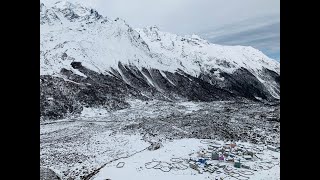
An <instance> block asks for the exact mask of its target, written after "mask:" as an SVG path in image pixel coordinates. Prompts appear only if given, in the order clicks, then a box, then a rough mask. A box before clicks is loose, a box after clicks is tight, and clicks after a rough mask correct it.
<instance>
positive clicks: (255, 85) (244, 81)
mask: <svg viewBox="0 0 320 180" xmlns="http://www.w3.org/2000/svg"><path fill="white" fill-rule="evenodd" d="M70 65H71V66H72V67H73V68H74V69H77V70H79V71H80V72H81V73H83V74H84V75H85V76H87V77H83V76H79V75H77V74H74V73H73V72H72V71H71V70H67V69H61V72H60V74H61V77H53V76H49V75H42V76H41V77H40V79H41V82H40V89H41V94H40V103H41V105H40V115H41V117H42V118H44V119H60V118H64V117H65V116H68V115H74V114H80V113H81V111H82V110H83V107H103V108H105V109H108V110H117V109H123V108H126V107H128V106H129V104H128V103H127V102H126V99H128V98H138V99H141V100H148V99H160V100H166V101H175V100H179V99H180V100H181V99H184V100H190V101H204V102H210V101H216V100H239V99H250V100H257V99H256V97H259V98H261V99H263V100H268V101H274V100H275V99H274V98H273V97H272V96H271V95H270V93H269V92H268V91H267V90H266V88H265V86H264V85H263V84H262V83H261V82H260V81H259V80H258V79H257V78H256V77H255V76H254V75H253V74H252V73H250V72H249V71H248V70H247V69H244V68H241V69H238V70H236V71H235V72H234V73H233V74H227V73H221V76H222V77H223V78H224V81H219V80H215V79H214V78H212V77H210V76H207V75H203V74H202V75H200V76H199V77H194V76H191V75H189V74H187V73H185V72H184V71H182V70H178V71H176V72H174V73H172V72H167V71H163V72H160V70H158V69H147V68H142V69H141V70H140V69H138V68H137V67H136V66H134V65H126V64H122V63H120V62H119V64H118V68H119V69H117V70H116V69H113V68H112V69H111V70H110V71H109V72H107V74H101V73H97V72H95V71H92V70H90V69H88V68H86V67H84V66H82V64H81V63H80V62H72V63H71V64H70ZM264 73H266V78H269V79H270V78H273V79H274V81H276V82H277V83H278V84H279V83H280V76H279V75H278V74H277V73H275V72H273V71H270V70H267V69H265V70H264ZM213 81H216V82H214V83H213ZM279 87H280V85H279Z"/></svg>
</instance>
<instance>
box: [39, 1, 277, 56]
mask: <svg viewBox="0 0 320 180" xmlns="http://www.w3.org/2000/svg"><path fill="white" fill-rule="evenodd" d="M41 1H44V2H47V1H50V2H55V1H56V0H41ZM69 1H70V2H81V3H83V4H86V5H88V6H90V7H92V8H95V9H97V10H98V11H99V13H100V14H102V15H103V16H107V17H109V18H111V19H115V18H117V17H120V18H122V19H124V20H125V21H126V22H127V23H128V24H129V25H131V26H133V27H138V28H143V27H146V26H152V25H156V26H158V27H159V28H160V30H162V31H167V32H172V33H176V34H180V35H184V34H193V33H194V34H198V35H199V36H200V37H203V38H205V39H207V40H209V41H210V42H212V43H216V44H225V45H249V46H253V47H255V48H257V49H259V50H261V51H263V52H264V53H265V54H266V55H268V56H269V57H272V58H275V59H277V60H280V0H69Z"/></svg>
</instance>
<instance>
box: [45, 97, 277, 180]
mask: <svg viewBox="0 0 320 180" xmlns="http://www.w3.org/2000/svg"><path fill="white" fill-rule="evenodd" d="M130 104H131V107H130V108H128V109H123V110H120V111H115V112H107V111H105V110H102V109H90V108H87V109H84V111H83V112H82V114H81V116H79V117H74V118H68V119H63V120H58V121H45V122H41V124H40V165H41V167H45V168H50V169H52V170H54V171H55V172H56V173H57V174H58V175H59V176H60V177H61V178H62V179H97V180H98V179H101V180H102V179H111V180H119V179H120V180H121V179H128V178H130V179H157V178H158V179H175V180H176V179H214V178H215V177H218V176H219V177H226V176H227V175H226V173H223V172H224V171H223V170H222V169H221V170H220V171H221V173H220V174H216V173H213V174H210V173H208V172H203V173H202V174H199V173H198V172H197V171H196V170H194V169H191V168H189V166H188V164H184V165H179V167H186V166H188V168H187V169H185V168H183V169H184V170H182V169H181V168H180V170H179V169H175V168H174V169H172V170H170V171H169V172H163V171H161V170H160V169H157V168H156V169H154V168H148V166H146V163H147V165H148V162H151V164H152V163H153V162H152V160H153V161H165V162H170V160H171V158H182V159H183V162H181V163H186V160H187V159H189V158H190V157H192V156H193V155H192V154H193V153H196V152H198V151H199V150H200V149H206V148H208V145H209V144H208V143H203V142H204V141H203V139H215V140H216V142H220V143H222V142H227V141H228V140H234V141H235V142H236V144H241V143H242V144H244V145H246V146H247V147H249V148H252V146H255V147H260V149H261V148H262V149H263V151H261V152H260V154H258V155H259V156H260V158H262V159H259V160H255V161H254V162H247V163H249V165H250V166H252V167H256V171H252V172H253V173H254V174H253V175H252V173H250V175H247V177H249V178H250V179H279V178H280V175H279V174H280V172H279V168H280V165H279V161H280V160H279V157H280V153H279V152H273V151H270V150H267V149H266V148H265V145H266V144H268V145H273V146H278V145H279V143H280V137H279V136H280V117H279V113H280V112H279V111H280V109H279V106H269V105H263V104H260V103H253V102H241V103H239V102H211V103H203V102H199V103H198V102H180V103H174V102H163V101H151V102H150V101H148V102H143V101H137V100H136V101H131V102H130ZM153 142H157V143H159V144H162V146H161V147H160V149H157V150H154V151H149V150H148V149H147V148H148V147H149V146H150V144H151V143H153ZM265 161H268V163H269V165H268V166H266V165H262V164H263V162H265ZM119 162H121V163H120V164H122V165H124V166H123V167H122V168H117V167H116V166H117V164H118V163H119ZM122 162H123V163H122ZM212 163H218V162H212ZM221 163H222V162H220V164H221ZM223 163H225V164H226V165H227V167H229V166H230V168H233V166H232V165H231V164H230V163H227V162H223ZM250 163H251V164H250ZM270 163H271V164H270ZM165 164H167V165H168V163H165ZM169 164H172V162H171V163H169ZM118 165H119V164H118ZM149 165H150V163H149ZM166 168H169V167H166ZM169 169H170V168H169ZM241 169H242V168H241ZM232 171H234V173H233V174H232V173H231V169H230V172H228V173H227V174H228V177H226V178H225V179H227V178H229V179H232V178H236V179H248V178H245V176H241V177H235V176H238V175H239V172H238V171H239V169H235V168H233V170H232ZM216 172H219V171H216ZM230 173H231V174H230ZM242 173H243V172H242ZM240 174H241V172H240ZM232 176H234V177H232Z"/></svg>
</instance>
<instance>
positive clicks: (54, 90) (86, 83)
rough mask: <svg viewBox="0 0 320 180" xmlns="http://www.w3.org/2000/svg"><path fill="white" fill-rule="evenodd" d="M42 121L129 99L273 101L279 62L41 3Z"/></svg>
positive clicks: (255, 53)
mask: <svg viewBox="0 0 320 180" xmlns="http://www.w3.org/2000/svg"><path fill="white" fill-rule="evenodd" d="M40 70H41V72H40V88H41V97H40V98H41V106H40V113H41V117H42V118H45V119H47V118H49V119H60V118H63V117H65V116H67V115H74V114H80V113H81V112H82V110H83V108H85V107H86V108H88V107H102V108H104V109H107V110H115V109H123V108H127V107H129V106H130V104H129V103H128V101H129V100H130V99H140V100H153V99H157V100H165V101H225V100H228V101H229V100H239V101H242V100H253V101H263V102H278V101H279V99H280V64H279V62H277V61H275V60H273V59H270V58H268V57H267V56H266V55H264V54H263V53H262V52H261V51H259V50H257V49H254V48H252V47H245V46H221V45H217V44H211V43H209V42H207V41H206V40H204V39H201V38H200V37H198V36H197V35H190V36H179V35H175V34H171V33H167V32H162V31H160V30H159V28H157V27H156V26H153V27H146V28H143V29H133V28H132V27H131V26H130V25H128V24H127V23H126V22H125V21H124V20H122V19H118V18H117V19H115V20H112V19H109V18H108V17H103V16H102V15H100V14H99V13H98V12H97V11H96V10H94V9H90V8H86V7H83V6H81V5H79V4H72V3H69V2H66V1H62V2H58V3H56V4H55V5H54V6H52V7H51V6H50V7H47V6H46V5H45V4H43V3H41V4H40Z"/></svg>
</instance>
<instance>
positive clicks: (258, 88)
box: [220, 68, 275, 101]
mask: <svg viewBox="0 0 320 180" xmlns="http://www.w3.org/2000/svg"><path fill="white" fill-rule="evenodd" d="M220 75H221V76H222V77H223V78H224V82H223V86H224V87H225V89H227V90H229V91H231V92H233V93H234V94H236V95H238V96H241V97H245V98H247V99H251V100H257V99H256V97H259V98H261V99H264V100H269V101H272V100H275V99H274V98H273V97H272V96H271V95H270V93H269V92H268V90H267V89H266V87H265V86H264V85H263V84H262V83H261V82H260V81H259V80H258V79H257V78H256V77H255V76H254V75H253V74H252V73H251V72H250V71H248V70H247V69H245V68H240V69H237V70H236V71H235V72H234V73H233V74H228V73H224V72H223V73H221V74H220Z"/></svg>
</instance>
